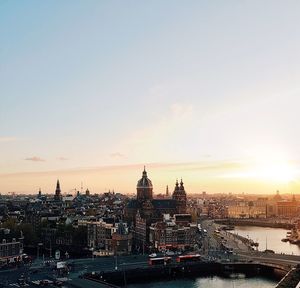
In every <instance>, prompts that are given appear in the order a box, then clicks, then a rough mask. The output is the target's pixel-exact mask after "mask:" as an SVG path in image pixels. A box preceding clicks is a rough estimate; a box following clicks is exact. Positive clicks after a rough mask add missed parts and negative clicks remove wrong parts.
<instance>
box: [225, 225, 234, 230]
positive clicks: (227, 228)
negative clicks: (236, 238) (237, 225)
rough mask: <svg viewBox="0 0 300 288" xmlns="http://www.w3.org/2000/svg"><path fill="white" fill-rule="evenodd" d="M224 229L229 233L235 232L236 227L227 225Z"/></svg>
mask: <svg viewBox="0 0 300 288" xmlns="http://www.w3.org/2000/svg"><path fill="white" fill-rule="evenodd" d="M223 229H224V230H227V231H231V230H234V226H233V225H227V226H225V227H224V228H223Z"/></svg>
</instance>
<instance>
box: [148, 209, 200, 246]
mask: <svg viewBox="0 0 300 288" xmlns="http://www.w3.org/2000/svg"><path fill="white" fill-rule="evenodd" d="M178 218H180V217H177V219H178ZM196 233H197V225H196V224H195V223H194V224H192V223H188V221H176V217H171V216H170V215H169V214H165V215H164V218H163V221H160V222H156V223H153V224H151V226H150V235H149V241H150V245H151V247H152V248H154V249H155V250H158V251H164V250H167V249H171V250H185V249H190V248H193V246H194V245H195V244H196Z"/></svg>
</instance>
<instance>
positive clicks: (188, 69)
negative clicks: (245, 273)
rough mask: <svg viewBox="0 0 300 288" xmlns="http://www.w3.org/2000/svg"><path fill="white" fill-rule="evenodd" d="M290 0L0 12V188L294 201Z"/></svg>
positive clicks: (295, 14) (296, 171) (10, 5)
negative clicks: (145, 189) (144, 177)
mask: <svg viewBox="0 0 300 288" xmlns="http://www.w3.org/2000/svg"><path fill="white" fill-rule="evenodd" d="M299 14H300V3H299V1H276V0H264V1H261V0H252V1H243V0H242V1H238V0H236V1H231V0H229V1H221V0H219V1H217V0H216V1H203V0H200V1H192V0H189V1H176V0H164V1H160V0H157V1H156V0H153V1H129V0H125V1H114V0H113V1H99V0H97V1H96V0H95V1H93V0H88V1H83V0H82V1H79V0H75V1H69V0H64V1H48V0H45V1H38V0H36V1H30V0H28V1H14V0H2V1H1V2H0V100H1V101H0V103H1V105H0V159H1V160H0V192H1V193H8V192H12V191H15V192H17V193H36V192H37V191H38V189H39V187H41V189H42V191H44V192H45V193H52V192H54V190H55V183H56V179H58V178H59V179H60V182H61V186H62V190H63V191H64V192H66V193H67V192H69V191H72V189H75V188H76V189H79V188H80V186H81V182H82V183H83V186H84V188H87V187H88V188H89V189H90V190H91V192H92V193H93V192H97V193H98V192H99V193H100V192H103V191H105V190H107V189H114V190H116V191H120V192H124V193H134V192H135V188H136V182H137V180H138V179H139V178H140V177H141V173H142V170H143V166H144V165H146V167H147V171H148V175H149V177H150V178H151V180H152V182H153V185H154V192H155V193H163V192H164V191H165V187H166V185H169V187H170V189H171V190H172V189H173V185H174V183H175V181H176V178H178V179H179V178H181V177H183V180H184V183H185V186H186V190H187V192H188V193H189V192H190V193H200V192H202V191H207V192H208V193H216V192H221V193H222V192H224V193H228V192H232V193H241V192H245V193H264V194H268V193H275V191H276V190H277V189H279V190H280V191H283V192H285V193H299V192H300V182H299V180H300V156H299V155H300V153H299V152H300V124H299V121H298V117H297V116H298V113H299V112H298V111H299V106H300V98H299V96H300V81H299V79H300V53H299V51H300V34H299V27H300V18H299Z"/></svg>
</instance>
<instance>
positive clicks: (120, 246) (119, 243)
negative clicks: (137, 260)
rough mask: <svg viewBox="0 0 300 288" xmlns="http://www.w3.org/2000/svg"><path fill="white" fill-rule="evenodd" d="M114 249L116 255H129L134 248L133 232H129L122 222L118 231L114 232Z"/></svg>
mask: <svg viewBox="0 0 300 288" xmlns="http://www.w3.org/2000/svg"><path fill="white" fill-rule="evenodd" d="M111 242H112V250H113V252H114V255H129V254H131V249H132V234H131V233H128V231H127V229H126V227H125V226H124V224H123V223H122V222H121V223H119V225H118V229H117V231H116V232H115V233H114V234H112V241H111Z"/></svg>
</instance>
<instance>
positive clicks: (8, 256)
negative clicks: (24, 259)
mask: <svg viewBox="0 0 300 288" xmlns="http://www.w3.org/2000/svg"><path fill="white" fill-rule="evenodd" d="M0 234H1V238H0V239H1V242H0V263H2V264H8V263H16V262H18V261H20V260H21V255H22V253H23V240H24V239H23V236H22V233H21V236H20V238H19V239H16V238H12V237H11V235H10V230H9V229H4V228H2V229H1V231H0Z"/></svg>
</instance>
